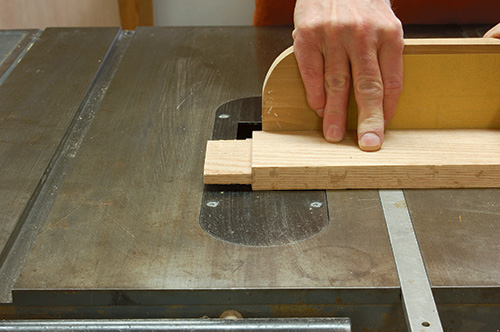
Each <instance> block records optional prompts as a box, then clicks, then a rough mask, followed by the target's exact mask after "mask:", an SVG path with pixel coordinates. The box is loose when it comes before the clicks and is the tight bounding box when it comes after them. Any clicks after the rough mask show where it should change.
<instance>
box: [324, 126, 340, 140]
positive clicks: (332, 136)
mask: <svg viewBox="0 0 500 332" xmlns="http://www.w3.org/2000/svg"><path fill="white" fill-rule="evenodd" d="M325 138H326V140H327V141H330V142H340V141H341V140H342V131H341V130H340V128H339V127H338V126H336V125H330V126H329V127H328V130H327V131H326V135H325Z"/></svg>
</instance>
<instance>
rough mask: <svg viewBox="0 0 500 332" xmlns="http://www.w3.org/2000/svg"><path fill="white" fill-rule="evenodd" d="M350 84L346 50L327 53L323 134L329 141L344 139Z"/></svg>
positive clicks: (339, 49) (340, 49)
mask: <svg viewBox="0 0 500 332" xmlns="http://www.w3.org/2000/svg"><path fill="white" fill-rule="evenodd" d="M350 82H351V69H350V65H349V58H348V57H347V54H346V52H345V49H344V48H338V49H334V50H329V51H327V52H326V54H325V73H324V90H325V93H326V103H325V112H324V118H323V133H324V136H325V139H326V140H327V141H330V142H340V141H341V140H342V139H343V138H344V135H345V130H346V122H347V104H348V102H349V90H350V86H351V84H350Z"/></svg>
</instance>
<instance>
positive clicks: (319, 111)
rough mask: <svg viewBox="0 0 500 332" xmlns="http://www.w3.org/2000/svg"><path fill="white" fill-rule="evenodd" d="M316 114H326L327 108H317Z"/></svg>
mask: <svg viewBox="0 0 500 332" xmlns="http://www.w3.org/2000/svg"><path fill="white" fill-rule="evenodd" d="M316 114H318V115H319V116H320V117H323V115H324V114H325V110H324V109H320V110H317V111H316Z"/></svg>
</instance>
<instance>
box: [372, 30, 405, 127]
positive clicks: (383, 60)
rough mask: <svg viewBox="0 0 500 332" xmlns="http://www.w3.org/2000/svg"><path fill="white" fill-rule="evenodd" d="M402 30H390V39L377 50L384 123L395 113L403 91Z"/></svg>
mask: <svg viewBox="0 0 500 332" xmlns="http://www.w3.org/2000/svg"><path fill="white" fill-rule="evenodd" d="M401 32H402V30H399V31H398V30H395V31H393V32H392V34H393V35H392V39H390V40H388V41H387V42H385V43H383V44H382V45H381V47H380V50H379V52H378V61H379V66H380V73H381V75H382V82H383V85H384V102H383V108H384V124H385V125H387V124H388V123H389V121H390V120H391V119H392V118H393V116H394V115H395V114H396V109H397V106H398V100H399V96H400V95H401V92H402V91H403V48H404V40H403V34H402V33H401Z"/></svg>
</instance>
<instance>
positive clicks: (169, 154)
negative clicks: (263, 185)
mask: <svg viewBox="0 0 500 332" xmlns="http://www.w3.org/2000/svg"><path fill="white" fill-rule="evenodd" d="M487 28H488V27H487V26H426V27H423V26H408V27H405V33H406V37H412V38H415V37H422V38H425V37H477V36H480V35H481V34H482V33H484V31H486V29H487ZM0 40H1V41H2V45H0V46H1V47H2V48H0V50H1V53H0V55H1V56H2V58H0V61H1V62H0V75H1V77H0V83H1V85H0V167H1V168H0V209H1V213H0V252H1V254H0V276H1V278H2V279H1V284H0V303H1V304H0V319H2V320H4V321H2V322H1V324H0V330H2V331H3V330H9V331H17V330H21V327H20V326H18V325H15V323H16V322H19V320H23V321H24V320H31V321H32V322H34V324H35V328H36V326H41V325H40V324H43V322H44V321H47V322H48V321H50V322H52V323H54V322H57V321H54V320H60V322H64V320H66V319H77V320H79V322H86V323H88V324H94V325H89V326H92V327H93V328H95V329H96V330H99V328H101V330H102V329H103V326H104V325H105V324H104V323H105V322H111V323H113V321H114V322H115V323H116V321H118V322H124V323H130V324H132V323H131V322H132V320H134V319H136V320H137V319H174V318H175V319H194V320H195V321H196V320H199V318H200V317H204V316H207V317H212V318H216V317H218V316H219V315H220V314H221V313H222V312H223V311H224V310H226V309H233V310H237V311H238V312H240V313H241V314H242V315H243V317H245V318H260V319H271V318H292V317H298V318H306V317H309V318H319V317H348V318H350V321H351V324H352V330H353V331H403V330H406V329H410V330H412V331H413V330H415V329H414V328H412V327H411V326H408V327H407V323H406V319H408V312H405V310H406V311H409V312H415V308H411V306H412V303H414V302H412V299H413V298H414V297H415V295H413V297H412V298H405V297H404V296H402V290H401V287H400V278H401V270H405V273H406V276H408V274H410V275H411V274H412V273H415V274H417V272H416V271H413V270H412V269H411V266H412V265H411V264H412V263H411V260H403V261H400V262H398V261H397V260H396V263H395V260H394V257H393V251H392V249H391V248H392V247H391V245H392V246H394V244H395V243H394V242H397V241H399V242H400V244H401V241H402V239H401V238H400V239H399V240H398V238H397V237H393V236H389V234H388V231H387V229H388V227H389V225H388V224H387V225H386V223H388V220H387V219H390V218H388V215H390V212H391V211H388V210H387V207H386V206H384V201H383V200H384V197H385V196H384V195H385V194H387V193H384V192H381V193H379V191H377V190H338V191H308V192H300V191H297V192H280V193H276V192H251V191H250V190H249V188H248V187H245V186H228V187H224V186H204V185H203V180H202V173H203V160H204V154H205V144H206V141H207V140H208V139H221V138H227V139H234V138H241V139H244V138H246V137H248V136H249V133H251V131H252V130H258V129H259V121H260V120H259V114H260V99H259V97H260V94H261V86H262V82H263V80H264V75H265V74H266V71H267V69H268V68H269V66H270V64H271V63H272V61H273V60H274V59H275V57H276V56H277V55H278V54H279V53H280V52H281V51H283V50H284V49H285V48H286V47H288V46H289V45H291V43H292V39H291V28H289V27H279V28H254V27H224V28H221V27H204V28H139V29H138V30H136V31H135V32H130V31H120V30H119V29H117V28H86V29H47V30H45V31H43V32H42V31H31V30H30V31H1V32H0ZM393 193H394V192H392V194H393ZM389 194H391V193H389ZM397 194H399V195H401V197H402V200H400V201H397V202H396V203H395V204H393V206H396V207H397V208H399V210H398V211H399V212H401V211H402V213H403V215H404V214H405V213H406V216H407V217H408V221H409V222H410V225H411V226H412V227H410V228H411V232H410V233H412V234H413V232H414V234H415V236H416V241H418V246H417V249H419V250H418V251H419V253H421V258H422V259H423V264H424V267H425V269H424V272H426V276H428V280H429V282H430V286H431V288H432V295H433V301H435V303H436V306H437V309H438V311H439V316H440V319H441V324H442V326H443V330H445V331H497V330H498V329H499V328H500V190H497V189H488V190H486V189H469V190H404V191H400V192H399V193H397ZM393 219H394V218H393ZM395 221H396V224H397V223H398V219H397V218H396V220H395ZM410 242H411V241H410ZM415 243H417V242H415ZM403 244H404V243H403ZM419 257H420V256H419ZM400 263H401V264H400ZM408 263H410V264H408ZM398 268H399V270H398ZM398 271H399V272H398ZM398 273H399V274H398ZM398 276H399V277H398ZM403 283H407V284H410V287H411V284H412V280H411V278H406V279H404V280H402V281H401V285H402V284H403ZM405 301H407V302H408V303H406V302H405ZM403 302H405V303H403ZM403 307H404V308H405V309H403ZM417 311H418V308H417ZM103 319H107V320H110V321H103ZM73 322H74V324H73V325H71V324H70V325H66V326H65V327H64V326H63V327H61V328H62V329H64V328H66V329H68V330H71V329H73V330H77V328H78V324H76V323H75V321H73ZM190 322H191V323H192V321H190ZM266 322H267V321H266ZM425 323H427V322H425V321H423V322H422V324H421V330H422V331H436V330H437V329H436V328H438V326H436V324H434V323H433V324H434V325H433V324H430V325H431V326H428V325H426V324H425ZM36 324H38V325H36ZM408 324H409V325H411V322H409V323H408ZM299 325H300V324H299ZM25 327H26V326H25ZM115 327H116V326H115ZM32 328H33V327H32ZM302 328H304V326H302ZM28 330H29V329H28ZM310 330H311V331H316V330H315V329H313V328H312V327H311V328H310ZM317 331H319V329H317ZM339 331H340V329H339Z"/></svg>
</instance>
